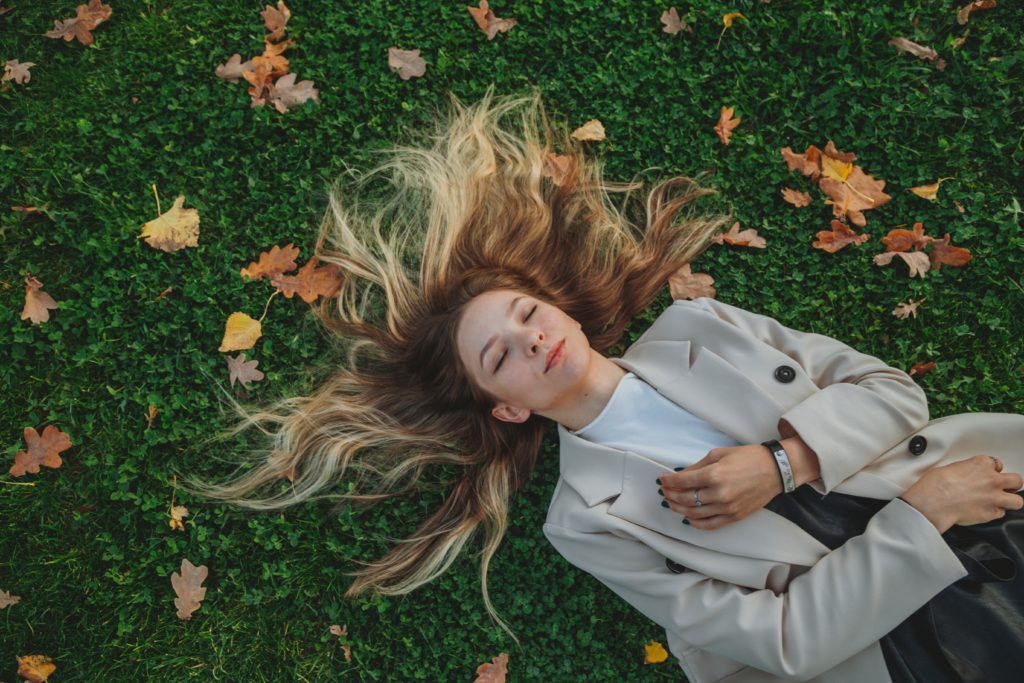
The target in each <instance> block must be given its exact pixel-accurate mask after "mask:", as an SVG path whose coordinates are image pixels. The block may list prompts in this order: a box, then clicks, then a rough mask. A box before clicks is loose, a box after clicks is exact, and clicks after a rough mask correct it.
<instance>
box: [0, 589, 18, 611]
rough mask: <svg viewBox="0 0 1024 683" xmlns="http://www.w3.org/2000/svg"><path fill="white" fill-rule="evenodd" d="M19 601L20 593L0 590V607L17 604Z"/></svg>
mask: <svg viewBox="0 0 1024 683" xmlns="http://www.w3.org/2000/svg"><path fill="white" fill-rule="evenodd" d="M19 602H21V596H20V595H11V594H10V593H8V592H7V591H4V590H0V609H3V608H4V607H10V606H11V605H17V604H18V603H19Z"/></svg>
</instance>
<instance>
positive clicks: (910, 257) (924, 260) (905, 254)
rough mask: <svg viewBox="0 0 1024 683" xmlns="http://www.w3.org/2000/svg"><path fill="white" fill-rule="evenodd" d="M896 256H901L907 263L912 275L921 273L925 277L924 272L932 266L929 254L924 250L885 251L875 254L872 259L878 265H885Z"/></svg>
mask: <svg viewBox="0 0 1024 683" xmlns="http://www.w3.org/2000/svg"><path fill="white" fill-rule="evenodd" d="M894 256H899V257H900V258H901V259H903V262H904V263H906V264H907V267H908V268H910V277H914V276H915V275H920V276H921V278H924V274H925V273H927V272H928V269H929V268H930V267H931V264H930V262H929V260H928V254H926V253H924V252H923V251H883V252H882V253H881V254H875V256H874V258H873V259H871V260H872V262H873V263H874V264H875V265H876V266H885V265H888V264H889V262H890V261H892V259H893V257H894Z"/></svg>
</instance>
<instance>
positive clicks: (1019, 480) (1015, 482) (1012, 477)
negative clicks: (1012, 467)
mask: <svg viewBox="0 0 1024 683" xmlns="http://www.w3.org/2000/svg"><path fill="white" fill-rule="evenodd" d="M999 478H1000V481H1001V482H1002V483H1001V485H1000V488H1001V489H1003V490H1004V491H1010V490H1013V491H1019V490H1021V489H1022V488H1024V477H1021V476H1020V475H1019V474H1017V473H1016V472H1006V473H1004V474H1001V475H1000V477H999Z"/></svg>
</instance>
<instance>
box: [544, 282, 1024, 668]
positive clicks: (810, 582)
mask: <svg viewBox="0 0 1024 683" xmlns="http://www.w3.org/2000/svg"><path fill="white" fill-rule="evenodd" d="M612 360H613V361H614V362H616V363H617V364H618V365H620V366H621V367H623V368H625V369H627V370H630V371H632V372H633V373H635V374H636V375H638V376H639V377H641V378H642V379H644V380H645V381H647V382H648V383H650V384H651V385H653V386H654V387H655V388H656V389H657V390H658V391H659V392H660V393H661V394H662V395H664V396H666V397H667V398H668V399H670V400H672V401H674V402H675V403H677V404H678V405H680V406H682V407H683V408H685V409H686V410H689V411H691V412H692V413H694V414H696V415H697V416H699V417H701V418H703V419H705V420H707V421H708V422H709V423H710V424H712V425H714V427H716V428H717V429H719V430H721V431H722V432H724V433H726V434H728V435H730V436H732V437H733V438H735V439H736V440H737V441H739V442H740V443H744V444H752V443H760V442H761V441H764V440H766V439H771V438H779V437H780V430H779V426H780V420H783V419H785V420H787V421H788V423H789V424H790V425H791V426H792V427H793V428H794V429H795V430H796V432H797V433H798V434H799V435H800V436H801V438H803V439H804V441H806V442H807V444H808V445H809V446H810V447H811V448H812V449H813V450H814V451H815V452H816V453H817V455H818V458H819V460H820V462H821V479H820V480H818V481H817V482H814V483H812V486H814V487H815V488H816V489H818V490H819V491H820V492H822V493H827V492H831V491H839V492H843V493H849V494H853V495H858V496H867V497H872V498H877V499H882V500H887V499H890V500H892V502H890V503H888V504H887V505H886V506H885V507H883V508H882V509H881V510H880V511H879V512H878V513H877V514H876V515H875V516H874V517H873V518H872V520H871V522H870V523H869V525H868V527H867V529H866V530H865V532H864V534H862V535H861V536H857V537H854V538H851V539H850V540H849V541H847V542H846V543H845V544H844V545H843V546H841V547H839V548H837V549H836V550H835V551H833V552H830V551H829V550H828V548H827V547H825V546H824V545H822V544H821V543H819V542H818V541H817V540H816V539H814V538H813V537H812V536H810V535H809V534H807V533H806V532H804V531H803V530H802V529H801V528H800V527H798V526H797V525H795V524H793V523H792V522H790V521H789V520H787V519H785V518H784V517H782V516H780V515H777V514H775V513H774V512H771V511H770V510H766V509H761V510H759V511H758V512H756V513H754V514H753V515H751V516H749V517H747V518H745V519H743V520H741V521H739V522H736V523H734V524H731V525H728V526H725V527H722V528H720V529H716V530H713V531H702V530H699V529H695V528H693V527H692V526H686V525H684V524H682V523H681V522H682V519H681V517H680V515H679V514H678V513H676V512H673V511H672V510H669V509H666V508H664V507H662V506H661V500H662V499H661V497H660V496H658V494H657V488H658V487H657V484H656V483H655V480H656V479H657V478H658V477H659V476H660V475H662V474H663V473H666V472H672V468H671V467H670V466H669V464H662V463H659V462H656V461H654V460H652V459H649V458H647V457H644V456H643V455H641V454H638V453H632V452H627V451H621V450H618V449H614V448H609V447H605V446H601V445H598V444H594V443H591V442H589V441H586V440H584V439H582V438H580V437H577V436H575V435H573V434H570V433H569V432H568V431H567V430H566V429H565V428H564V427H562V426H559V430H558V431H559V438H560V456H559V457H560V477H559V480H558V483H557V485H556V487H555V491H554V493H553V495H552V498H551V503H550V507H549V509H548V515H547V520H546V523H545V524H544V534H545V536H546V537H547V538H548V540H549V541H550V542H551V544H552V545H553V546H554V547H555V548H556V549H557V550H558V552H559V553H560V554H561V555H562V556H563V557H565V559H567V560H568V561H569V562H570V563H572V564H573V565H575V566H576V567H578V568H580V569H582V570H584V571H586V572H588V573H589V574H591V575H593V576H594V577H596V578H597V579H598V580H599V581H601V582H602V583H603V584H605V585H606V586H607V587H609V588H610V589H611V590H612V591H614V592H615V593H616V594H618V595H619V596H621V597H622V598H623V599H625V600H626V601H627V602H629V603H630V604H631V605H633V606H634V607H636V608H637V609H638V610H640V612H642V613H643V614H645V615H646V616H647V617H649V618H650V619H652V620H653V621H655V622H657V623H658V624H659V625H661V626H662V627H664V628H665V630H666V640H667V642H668V645H669V650H670V652H671V653H672V654H673V655H674V656H675V657H676V658H677V659H678V661H679V663H680V665H681V666H682V668H683V671H684V672H685V674H686V676H687V678H688V679H689V680H690V681H691V683H716V682H721V683H726V682H728V683H767V682H777V681H781V680H813V681H816V682H820V683H825V682H828V683H889V682H890V681H891V679H890V677H889V675H888V672H887V669H886V665H885V661H884V658H883V656H882V652H881V648H880V647H879V645H878V639H879V638H880V637H882V636H883V635H885V634H886V633H888V632H889V631H890V630H892V629H893V628H894V627H896V626H897V625H898V624H899V623H900V622H902V621H903V620H904V619H906V618H907V617H909V616H910V615H911V614H912V613H913V612H915V611H916V610H917V609H918V608H920V607H921V606H922V605H923V604H925V603H926V602H927V601H928V600H929V599H931V598H932V597H933V596H934V595H935V594H937V593H938V592H939V591H941V590H942V589H943V588H945V587H946V586H948V585H950V584H952V583H954V582H955V581H957V580H958V579H960V578H961V577H963V576H965V575H966V573H967V572H966V570H965V569H964V568H963V566H962V565H961V564H960V562H959V560H957V558H956V556H955V555H954V554H953V553H952V551H950V550H949V548H948V546H947V545H946V543H945V542H944V540H943V539H942V536H941V535H940V534H939V533H938V531H937V530H936V529H935V527H934V526H932V524H931V523H929V522H928V521H927V520H926V519H925V518H924V516H922V515H921V514H920V513H919V512H918V511H917V510H916V509H914V508H913V507H911V506H910V505H908V504H906V503H904V502H903V501H902V500H899V499H897V498H896V496H899V495H900V494H901V493H903V492H904V491H905V490H906V489H907V488H909V487H910V485H911V484H913V483H914V482H915V481H916V480H917V479H918V478H919V477H920V475H921V474H922V473H923V472H924V471H925V470H926V469H927V468H929V467H932V466H934V465H938V464H943V463H948V462H951V461H955V460H958V459H963V458H967V457H970V456H973V455H976V454H979V453H983V454H987V455H993V456H996V457H999V458H1001V459H1002V460H1003V462H1004V463H1005V470H1004V471H1007V472H1024V454H1022V448H1021V444H1024V415H1017V414H1010V413H969V414H960V415H950V416H947V417H944V418H939V419H935V420H931V421H929V416H928V406H927V400H926V397H925V394H924V391H923V390H922V389H921V388H920V387H918V386H917V384H916V383H915V382H914V381H913V379H912V378H911V377H910V376H909V375H907V374H906V373H904V372H903V371H901V370H898V369H896V368H893V367H890V366H888V365H886V364H885V363H883V362H882V361H881V360H879V359H877V358H875V357H873V356H869V355H866V354H863V353H860V352H858V351H855V350H854V349H852V348H850V347H849V346H847V345H846V344H843V343H842V342H840V341H838V340H835V339H832V338H830V337H827V336H824V335H820V334H814V333H805V332H799V331H796V330H792V329H789V328H787V327H784V326H783V325H781V324H780V323H779V322H778V321H776V320H774V319H773V318H770V317H768V316H763V315H758V314H755V313H751V312H748V311H745V310H742V309H740V308H737V307H735V306H730V305H728V304H725V303H723V302H720V301H716V300H714V299H709V298H701V299H697V300H695V301H676V302H674V303H673V304H672V305H671V306H669V307H668V308H667V309H666V310H665V311H664V313H662V315H661V316H659V317H658V319H657V320H656V321H655V322H654V323H653V324H652V325H651V327H650V328H649V329H648V330H647V331H646V332H645V333H644V334H643V336H642V337H640V339H638V340H637V341H636V343H635V344H633V345H632V346H631V347H630V348H629V349H628V351H627V352H626V353H625V355H624V356H623V357H622V358H621V359H612ZM784 366H785V367H789V368H791V369H792V371H795V372H792V371H785V370H784V371H781V372H778V373H777V372H776V371H777V369H778V368H781V367H784ZM666 559H669V560H672V561H673V562H675V563H679V564H682V565H684V566H685V568H686V571H682V572H681V573H674V572H673V571H670V570H669V568H668V566H667V562H666ZM676 569H678V567H676Z"/></svg>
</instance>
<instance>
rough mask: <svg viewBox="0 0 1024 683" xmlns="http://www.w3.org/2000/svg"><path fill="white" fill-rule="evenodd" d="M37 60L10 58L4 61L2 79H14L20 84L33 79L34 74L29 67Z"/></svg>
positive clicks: (0, 79) (0, 78)
mask: <svg viewBox="0 0 1024 683" xmlns="http://www.w3.org/2000/svg"><path fill="white" fill-rule="evenodd" d="M35 65H36V63H35V62H19V61H18V60H17V59H8V60H7V61H6V62H5V63H4V75H3V76H2V77H0V81H14V82H15V83H17V84H18V85H24V84H25V83H28V82H29V81H31V80H32V74H31V73H29V70H28V68H29V67H30V66H35Z"/></svg>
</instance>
